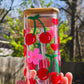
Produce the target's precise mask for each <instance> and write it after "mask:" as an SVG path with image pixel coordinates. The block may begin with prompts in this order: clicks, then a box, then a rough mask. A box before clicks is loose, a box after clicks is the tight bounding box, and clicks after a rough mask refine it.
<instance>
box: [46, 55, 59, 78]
mask: <svg viewBox="0 0 84 84" xmlns="http://www.w3.org/2000/svg"><path fill="white" fill-rule="evenodd" d="M45 56H47V57H49V58H50V66H49V69H48V72H47V74H48V73H49V72H50V71H51V68H52V59H54V61H55V63H56V65H57V76H58V75H59V65H58V62H57V61H56V59H55V58H54V57H57V55H56V54H54V55H52V56H51V55H49V54H45Z"/></svg>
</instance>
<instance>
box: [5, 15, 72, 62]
mask: <svg viewBox="0 0 84 84" xmlns="http://www.w3.org/2000/svg"><path fill="white" fill-rule="evenodd" d="M22 16H23V15H22ZM7 20H8V26H9V31H10V34H11V35H10V36H6V35H4V37H5V38H6V39H8V40H9V42H10V44H11V45H12V46H13V50H14V52H13V54H12V56H14V57H22V56H23V45H24V38H23V21H21V20H19V19H15V20H13V19H12V18H10V17H7ZM68 28H69V26H68V22H64V23H62V24H60V25H59V35H60V44H61V48H60V51H61V57H62V60H63V61H68V60H69V53H70V52H69V51H68V49H67V48H66V43H67V41H69V40H71V39H72V37H68V35H67V34H66V31H68ZM32 31H33V30H32ZM37 33H38V30H37V32H36V34H37ZM31 48H32V49H33V46H32V47H31ZM47 49H48V53H52V52H53V51H52V49H51V48H50V46H49V45H47Z"/></svg>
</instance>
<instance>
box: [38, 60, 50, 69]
mask: <svg viewBox="0 0 84 84" xmlns="http://www.w3.org/2000/svg"><path fill="white" fill-rule="evenodd" d="M46 62H47V63H46ZM43 63H44V66H43ZM46 66H47V67H48V68H49V66H50V61H49V60H47V59H43V60H41V61H40V62H39V67H40V68H43V67H44V68H45V67H46Z"/></svg>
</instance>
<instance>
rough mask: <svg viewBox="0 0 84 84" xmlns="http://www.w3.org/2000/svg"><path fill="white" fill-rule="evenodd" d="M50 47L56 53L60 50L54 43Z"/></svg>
mask: <svg viewBox="0 0 84 84" xmlns="http://www.w3.org/2000/svg"><path fill="white" fill-rule="evenodd" d="M50 46H51V48H52V49H53V50H54V51H56V50H57V49H58V44H53V43H52V44H51V45H50Z"/></svg>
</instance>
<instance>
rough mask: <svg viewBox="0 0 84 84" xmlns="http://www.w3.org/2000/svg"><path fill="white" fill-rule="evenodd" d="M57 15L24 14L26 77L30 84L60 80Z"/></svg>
mask: <svg viewBox="0 0 84 84" xmlns="http://www.w3.org/2000/svg"><path fill="white" fill-rule="evenodd" d="M57 17H58V15H57V13H52V14H32V15H24V79H25V82H27V83H29V84H31V82H32V84H54V83H55V84H58V83H59V82H60V76H59V72H60V66H61V58H60V50H59V48H60V41H59V31H58V18H57ZM55 79H56V80H55Z"/></svg>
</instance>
